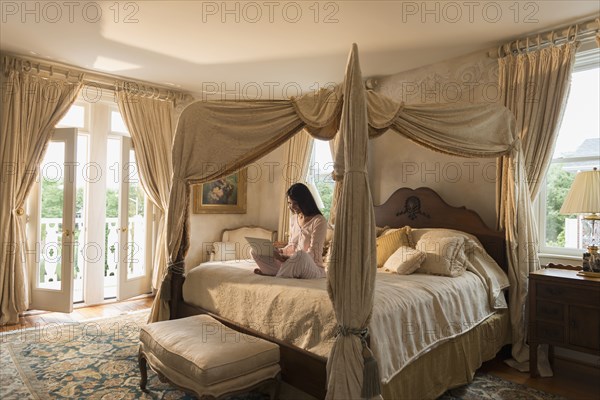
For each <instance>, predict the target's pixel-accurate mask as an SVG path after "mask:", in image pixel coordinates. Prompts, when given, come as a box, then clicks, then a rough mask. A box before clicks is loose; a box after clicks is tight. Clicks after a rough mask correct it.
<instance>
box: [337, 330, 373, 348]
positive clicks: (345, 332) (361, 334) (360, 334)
mask: <svg viewBox="0 0 600 400" xmlns="http://www.w3.org/2000/svg"><path fill="white" fill-rule="evenodd" d="M334 335H335V337H338V336H339V335H342V336H350V335H356V336H358V338H359V339H360V342H361V343H363V345H366V344H367V337H368V336H369V328H362V329H360V328H350V327H348V326H343V325H338V326H337V328H336V329H335V332H334Z"/></svg>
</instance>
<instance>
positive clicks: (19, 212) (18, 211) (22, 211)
mask: <svg viewBox="0 0 600 400" xmlns="http://www.w3.org/2000/svg"><path fill="white" fill-rule="evenodd" d="M15 213H17V215H19V216H21V215H23V214H25V209H24V208H23V207H18V208H16V209H15Z"/></svg>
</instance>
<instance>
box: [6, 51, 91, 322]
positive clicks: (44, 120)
mask: <svg viewBox="0 0 600 400" xmlns="http://www.w3.org/2000/svg"><path fill="white" fill-rule="evenodd" d="M0 80H1V82H0V83H1V85H2V103H1V104H2V106H1V109H2V110H1V118H0V121H1V125H0V127H1V128H0V165H2V179H0V209H1V210H2V213H0V230H1V232H2V237H1V245H2V253H1V254H0V324H1V325H4V324H16V323H18V321H19V313H21V312H23V311H25V310H27V307H28V306H29V279H28V273H27V262H26V237H25V223H26V221H25V210H24V206H25V200H26V198H27V194H28V193H29V190H30V189H31V188H32V186H33V183H34V182H35V179H36V177H37V169H38V167H39V165H40V163H41V161H42V159H43V156H44V153H45V151H46V147H47V145H48V142H49V141H50V138H51V137H52V132H53V130H54V126H55V125H56V124H57V123H58V121H60V119H61V118H62V117H63V116H64V115H65V114H66V113H67V111H68V110H69V107H71V105H72V104H73V102H74V101H75V99H76V98H77V95H78V94H79V91H80V89H81V87H82V76H80V77H79V79H77V80H76V81H75V82H74V81H73V79H70V80H69V79H68V78H64V79H61V78H58V77H55V76H52V75H51V76H49V77H42V76H41V75H40V74H39V73H36V72H35V71H34V70H33V69H32V68H31V65H30V64H29V63H28V62H26V61H23V60H21V59H18V58H13V57H8V56H6V57H3V58H2V76H1V78H0Z"/></svg>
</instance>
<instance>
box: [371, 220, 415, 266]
mask: <svg viewBox="0 0 600 400" xmlns="http://www.w3.org/2000/svg"><path fill="white" fill-rule="evenodd" d="M388 232H389V231H388ZM375 243H376V245H377V268H381V267H383V264H385V262H386V261H387V259H388V258H390V256H391V255H392V254H394V252H395V251H396V250H398V248H399V247H400V246H410V245H411V240H410V226H405V227H403V228H400V229H395V230H394V231H393V232H391V233H387V232H386V234H384V235H381V236H379V237H378V238H377V239H376V241H375Z"/></svg>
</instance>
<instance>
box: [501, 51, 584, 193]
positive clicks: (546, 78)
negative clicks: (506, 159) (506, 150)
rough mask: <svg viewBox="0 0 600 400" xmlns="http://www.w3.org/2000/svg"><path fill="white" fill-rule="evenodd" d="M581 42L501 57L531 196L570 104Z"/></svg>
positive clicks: (504, 97) (507, 101)
mask: <svg viewBox="0 0 600 400" xmlns="http://www.w3.org/2000/svg"><path fill="white" fill-rule="evenodd" d="M578 47H579V42H569V43H565V44H563V45H560V46H554V45H552V46H550V47H546V48H543V49H538V50H532V51H523V52H520V53H518V54H512V53H510V51H509V48H510V45H507V46H506V52H507V53H508V55H507V56H505V57H502V58H500V59H498V68H499V77H498V80H499V87H500V91H501V95H502V102H503V104H504V105H505V106H506V107H508V109H509V110H511V111H512V112H513V114H514V115H515V118H516V119H517V131H518V133H519V137H520V138H521V142H522V146H523V154H524V156H525V160H524V162H525V169H526V172H527V182H528V183H529V193H530V195H531V199H532V200H534V199H535V197H536V196H537V194H538V192H539V189H540V185H541V182H542V180H543V177H544V175H545V174H546V171H547V170H548V166H549V165H550V161H551V160H552V154H553V152H554V144H555V143H556V138H557V136H558V130H559V128H560V123H561V120H562V117H563V113H564V111H565V106H566V104H567V98H568V94H569V88H570V85H571V73H572V71H573V64H574V62H575V53H576V52H577V48H578Z"/></svg>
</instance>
